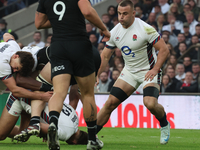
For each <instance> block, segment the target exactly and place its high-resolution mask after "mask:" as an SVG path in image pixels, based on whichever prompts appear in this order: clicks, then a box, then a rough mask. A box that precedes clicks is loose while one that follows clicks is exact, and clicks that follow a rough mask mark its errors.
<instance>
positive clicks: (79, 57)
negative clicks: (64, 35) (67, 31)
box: [50, 39, 95, 79]
mask: <svg viewBox="0 0 200 150" xmlns="http://www.w3.org/2000/svg"><path fill="white" fill-rule="evenodd" d="M50 62H51V79H52V78H53V77H54V76H56V75H59V74H71V75H74V76H79V77H85V76H88V75H90V74H92V73H93V72H94V71H95V65H94V59H93V52H92V44H91V42H90V41H89V40H88V39H85V40H80V41H54V42H52V43H51V46H50Z"/></svg>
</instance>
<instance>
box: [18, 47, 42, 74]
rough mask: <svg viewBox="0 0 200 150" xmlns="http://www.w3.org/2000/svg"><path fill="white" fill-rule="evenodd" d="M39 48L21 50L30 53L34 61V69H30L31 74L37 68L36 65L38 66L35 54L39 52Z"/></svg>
mask: <svg viewBox="0 0 200 150" xmlns="http://www.w3.org/2000/svg"><path fill="white" fill-rule="evenodd" d="M40 49H41V48H40V47H38V46H33V47H31V46H25V47H23V48H22V51H26V52H30V53H31V54H32V56H33V58H34V61H35V64H34V67H33V69H32V72H33V71H35V69H36V67H37V64H38V60H37V54H38V52H39V50H40Z"/></svg>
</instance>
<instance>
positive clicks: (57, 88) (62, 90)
mask: <svg viewBox="0 0 200 150" xmlns="http://www.w3.org/2000/svg"><path fill="white" fill-rule="evenodd" d="M70 79H71V75H70V74H60V75H56V76H55V77H53V79H52V82H53V87H54V93H59V94H61V95H63V96H66V95H67V93H68V88H69V85H70Z"/></svg>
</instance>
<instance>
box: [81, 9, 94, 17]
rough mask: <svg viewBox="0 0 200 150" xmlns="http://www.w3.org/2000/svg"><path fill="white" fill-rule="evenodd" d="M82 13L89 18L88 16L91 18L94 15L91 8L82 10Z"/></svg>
mask: <svg viewBox="0 0 200 150" xmlns="http://www.w3.org/2000/svg"><path fill="white" fill-rule="evenodd" d="M82 14H83V16H84V17H85V18H86V19H87V18H90V17H91V16H92V11H91V10H85V11H84V12H82Z"/></svg>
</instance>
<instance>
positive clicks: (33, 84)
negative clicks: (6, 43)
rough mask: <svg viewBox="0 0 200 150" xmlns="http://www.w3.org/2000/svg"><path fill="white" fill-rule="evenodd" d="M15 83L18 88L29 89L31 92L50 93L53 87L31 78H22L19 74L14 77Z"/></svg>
mask: <svg viewBox="0 0 200 150" xmlns="http://www.w3.org/2000/svg"><path fill="white" fill-rule="evenodd" d="M16 83H17V85H18V86H20V87H23V88H25V89H30V90H32V91H44V92H47V91H52V89H53V86H51V85H47V84H45V83H42V82H39V81H37V80H35V79H34V78H32V77H31V76H27V77H23V76H21V75H20V74H17V76H16Z"/></svg>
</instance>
